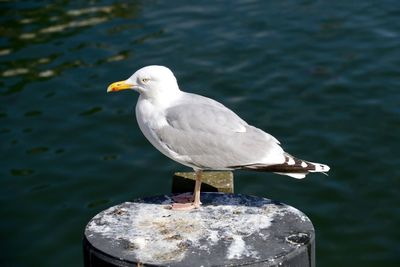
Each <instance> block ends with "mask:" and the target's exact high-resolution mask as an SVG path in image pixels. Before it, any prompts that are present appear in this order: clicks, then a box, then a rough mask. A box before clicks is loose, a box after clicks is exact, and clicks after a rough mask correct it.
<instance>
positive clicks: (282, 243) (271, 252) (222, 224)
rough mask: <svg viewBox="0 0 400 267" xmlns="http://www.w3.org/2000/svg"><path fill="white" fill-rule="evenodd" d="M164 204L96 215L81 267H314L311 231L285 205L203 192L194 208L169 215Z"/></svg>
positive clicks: (155, 200) (160, 199)
mask: <svg viewBox="0 0 400 267" xmlns="http://www.w3.org/2000/svg"><path fill="white" fill-rule="evenodd" d="M232 184H233V181H232ZM191 189H192V188H191ZM232 190H233V187H232ZM171 197H172V195H164V196H155V197H148V198H143V199H138V200H135V201H132V202H125V203H122V204H119V205H116V206H114V207H111V208H109V209H107V210H104V211H102V212H100V213H99V214H97V215H96V216H95V217H94V218H93V219H92V220H91V221H90V222H89V223H88V224H87V226H86V229H85V233H84V239H83V248H84V266H86V267H98V266H242V265H246V266H299V267H300V266H312V267H314V266H315V234H314V227H313V225H312V223H311V221H310V220H309V219H308V218H307V216H306V215H304V214H303V213H302V212H301V211H299V210H297V209H295V208H293V207H291V206H288V205H285V204H283V203H280V202H276V201H272V200H269V199H266V198H262V197H255V196H247V195H239V194H230V193H218V192H212V193H209V192H204V193H202V194H201V201H202V206H201V207H200V208H199V209H196V210H191V211H174V210H171V209H170V208H169V207H170V205H171V203H172V202H173V200H172V198H171Z"/></svg>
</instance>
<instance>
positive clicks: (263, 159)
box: [107, 65, 330, 210]
mask: <svg viewBox="0 0 400 267" xmlns="http://www.w3.org/2000/svg"><path fill="white" fill-rule="evenodd" d="M121 90H134V91H136V92H138V93H139V94H140V95H139V98H138V101H137V103H136V110H135V113H136V120H137V122H138V124H139V128H140V130H141V131H142V132H143V134H144V136H145V137H146V138H147V139H148V140H149V141H150V143H151V144H152V145H153V146H154V147H155V148H157V149H158V150H159V151H160V152H161V153H162V154H164V155H165V156H167V157H169V158H171V159H172V160H174V161H176V162H178V163H180V164H183V165H185V166H188V167H191V168H193V170H194V172H195V174H196V183H195V189H194V193H193V196H192V197H191V198H190V199H188V198H187V199H186V201H181V202H185V203H174V204H173V205H172V209H174V210H191V209H196V208H199V207H200V204H201V202H200V187H201V176H202V172H203V171H205V170H221V171H222V170H236V169H243V170H253V171H265V172H274V173H277V174H281V175H287V176H291V177H293V178H297V179H302V178H304V177H305V176H306V175H307V174H308V173H313V172H321V173H324V174H326V172H328V171H329V169H330V168H329V166H327V165H325V164H320V163H313V162H309V161H305V160H301V159H298V158H296V157H294V156H292V155H290V154H289V153H286V152H285V151H284V150H283V149H282V147H281V146H280V142H279V141H278V140H277V139H276V138H275V137H273V136H272V135H270V134H268V133H266V132H264V131H263V130H261V129H259V128H256V127H254V126H252V125H250V124H248V123H247V122H245V121H244V120H243V119H241V118H240V117H239V116H238V115H237V114H236V113H234V112H233V111H232V110H230V109H229V108H227V107H225V106H224V105H223V104H221V103H219V102H217V101H215V100H213V99H211V98H207V97H204V96H201V95H197V94H192V93H187V92H184V91H181V90H180V89H179V86H178V82H177V79H176V78H175V76H174V74H173V73H172V71H171V70H170V69H169V68H167V67H164V66H157V65H152V66H146V67H143V68H141V69H139V70H138V71H136V72H135V73H134V74H133V75H132V76H131V77H129V78H128V79H126V80H123V81H119V82H115V83H112V84H111V85H110V86H108V88H107V92H117V91H121ZM177 199H179V198H177ZM177 202H178V201H177Z"/></svg>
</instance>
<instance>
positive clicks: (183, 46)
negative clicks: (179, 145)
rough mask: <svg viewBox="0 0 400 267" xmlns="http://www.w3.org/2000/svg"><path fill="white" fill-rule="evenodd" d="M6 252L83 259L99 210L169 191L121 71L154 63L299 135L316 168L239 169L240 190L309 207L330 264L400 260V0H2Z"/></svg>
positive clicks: (0, 114)
mask: <svg viewBox="0 0 400 267" xmlns="http://www.w3.org/2000/svg"><path fill="white" fill-rule="evenodd" d="M0 14H1V16H0V34H1V38H0V62H1V64H0V77H1V80H0V85H1V91H0V101H1V102H0V103H1V105H0V136H1V160H0V177H1V180H0V181H1V187H0V188H1V189H0V190H1V191H0V192H1V194H0V198H1V214H2V215H1V216H2V219H1V221H0V231H1V232H0V233H1V236H0V237H1V241H0V243H1V253H0V255H1V256H0V257H1V258H0V259H1V262H0V263H1V265H2V266H80V265H81V264H82V255H81V237H82V232H83V230H84V227H85V225H86V223H87V222H88V220H89V219H90V218H91V217H93V216H94V215H95V214H96V213H98V212H99V211H101V210H103V209H105V208H107V207H109V206H111V205H114V204H117V203H120V202H123V201H125V200H129V199H132V198H136V197H141V196H147V195H156V194H164V193H169V192H170V187H171V175H172V173H173V172H175V171H179V170H188V169H185V168H184V167H182V166H180V165H178V164H176V163H174V162H172V161H170V160H169V159H167V158H165V157H164V156H163V155H161V154H160V153H159V152H158V151H156V150H155V149H154V148H153V147H152V146H151V145H150V144H149V143H148V142H147V141H146V140H145V139H144V137H143V136H142V134H141V132H140V131H139V129H138V127H137V124H136V122H135V119H134V116H133V107H134V104H135V102H136V99H137V95H135V94H134V93H132V92H126V93H120V94H112V95H107V94H106V92H105V91H106V87H107V85H108V84H109V83H110V82H114V81H117V80H121V79H125V78H127V77H128V76H130V75H131V74H132V73H133V72H134V71H135V70H137V69H138V68H140V67H142V66H145V65H149V64H161V65H166V66H169V67H170V68H171V69H172V70H173V71H174V72H175V74H176V76H177V77H178V80H179V83H180V86H181V88H182V89H184V90H186V91H191V92H195V93H199V94H203V95H207V96H209V97H212V98H215V99H218V100H219V101H222V102H223V103H225V104H226V105H227V106H228V107H230V108H232V109H233V110H235V111H236V112H237V113H238V114H240V115H241V116H242V117H243V118H244V119H246V120H247V121H248V122H249V123H251V124H254V125H256V126H258V127H260V128H262V129H264V130H266V131H268V132H270V133H271V134H273V135H275V136H276V137H277V138H278V139H279V140H280V141H281V142H282V143H283V146H284V148H285V149H286V150H288V151H290V152H291V153H293V154H295V155H298V156H299V157H303V158H305V159H309V160H314V161H321V162H323V163H327V164H329V165H330V166H331V167H332V170H331V172H330V176H329V177H325V176H323V175H310V176H308V177H307V179H305V180H300V181H299V180H295V179H291V178H288V177H283V176H278V175H273V174H265V173H251V172H236V173H235V190H236V192H238V193H245V194H253V195H258V196H263V197H269V198H273V199H278V200H281V201H283V202H285V203H287V204H290V205H293V206H295V207H297V208H299V209H300V210H302V211H304V212H305V213H306V214H307V215H308V216H309V217H310V218H311V219H312V221H313V223H314V225H315V228H316V233H317V263H318V266H399V264H400V245H399V242H400V230H399V224H400V205H399V203H400V196H399V188H400V170H399V164H400V160H399V154H398V151H399V150H400V140H399V139H400V138H399V136H400V131H399V128H400V108H399V103H400V94H399V89H400V19H399V18H400V2H398V1H349V0H347V1H191V2H188V1H133V2H131V3H129V4H127V3H126V1H23V2H22V1H21V2H15V1H2V2H0Z"/></svg>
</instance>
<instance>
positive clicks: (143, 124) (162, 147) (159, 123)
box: [136, 97, 194, 167]
mask: <svg viewBox="0 0 400 267" xmlns="http://www.w3.org/2000/svg"><path fill="white" fill-rule="evenodd" d="M136 120H137V122H138V124H139V128H140V130H141V131H142V133H143V134H144V136H145V137H146V138H147V140H149V141H150V143H151V144H152V145H153V146H154V147H155V148H157V149H158V150H159V151H160V152H161V153H163V154H164V155H165V156H167V157H169V158H171V159H173V160H175V161H177V162H179V163H181V164H183V165H186V166H189V167H194V166H192V165H191V164H188V161H189V162H190V161H191V160H190V158H188V157H187V156H185V155H178V154H177V153H175V152H174V151H172V150H170V149H169V148H168V146H167V145H166V144H165V143H163V142H162V141H161V140H160V139H159V138H158V136H157V134H156V132H157V130H159V129H161V128H162V127H166V126H169V125H168V122H167V121H166V119H165V115H164V107H160V106H157V105H154V104H153V103H152V102H151V101H149V100H147V99H145V98H142V97H139V100H138V102H137V104H136Z"/></svg>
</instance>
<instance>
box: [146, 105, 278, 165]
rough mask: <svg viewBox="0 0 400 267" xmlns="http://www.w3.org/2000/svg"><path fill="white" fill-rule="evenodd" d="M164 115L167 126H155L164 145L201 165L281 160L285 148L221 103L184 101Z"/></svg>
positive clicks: (155, 130)
mask: <svg viewBox="0 0 400 267" xmlns="http://www.w3.org/2000/svg"><path fill="white" fill-rule="evenodd" d="M218 104H219V103H218ZM165 115H166V121H167V125H165V126H163V127H161V128H159V129H154V134H155V135H156V137H157V138H158V139H159V140H160V141H161V143H162V145H163V146H164V147H166V148H167V149H169V150H171V152H173V153H175V154H176V155H178V156H179V157H182V158H185V159H186V160H187V161H190V164H192V165H195V166H197V167H199V168H209V169H223V168H227V167H228V166H240V165H246V164H253V163H271V164H274V163H276V162H281V161H282V157H283V156H282V155H283V150H282V149H281V147H280V146H279V142H278V141H277V140H276V139H275V138H274V137H273V136H271V135H269V134H267V133H265V132H263V131H262V130H260V129H257V128H255V127H253V126H250V125H248V124H247V123H246V122H245V121H243V120H242V119H241V118H240V117H238V116H237V115H236V114H235V113H234V112H232V111H231V110H229V109H228V108H226V107H224V106H223V105H222V104H219V105H215V104H210V103H189V104H181V105H176V106H174V107H171V108H169V109H167V110H166V114H165ZM266 161H270V162H266Z"/></svg>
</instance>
